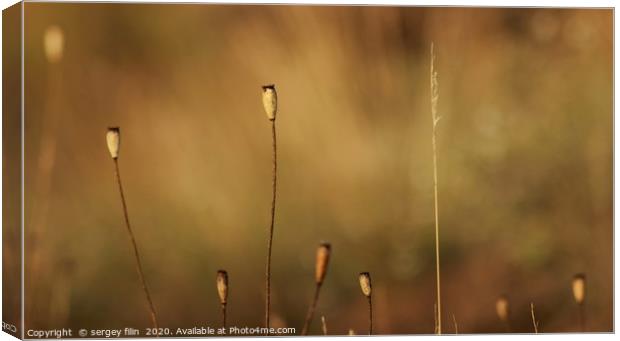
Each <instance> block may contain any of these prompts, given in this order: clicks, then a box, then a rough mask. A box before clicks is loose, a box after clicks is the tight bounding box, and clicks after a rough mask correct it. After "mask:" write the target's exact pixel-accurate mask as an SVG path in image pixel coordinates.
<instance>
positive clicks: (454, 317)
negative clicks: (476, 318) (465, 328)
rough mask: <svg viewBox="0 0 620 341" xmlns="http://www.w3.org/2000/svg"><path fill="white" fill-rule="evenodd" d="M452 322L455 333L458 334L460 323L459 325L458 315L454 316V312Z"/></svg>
mask: <svg viewBox="0 0 620 341" xmlns="http://www.w3.org/2000/svg"><path fill="white" fill-rule="evenodd" d="M452 323H454V334H458V333H459V325H458V323H456V316H454V314H452Z"/></svg>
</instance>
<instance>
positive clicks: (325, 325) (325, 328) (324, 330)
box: [321, 316, 327, 335]
mask: <svg viewBox="0 0 620 341" xmlns="http://www.w3.org/2000/svg"><path fill="white" fill-rule="evenodd" d="M321 326H322V328H323V335H327V322H325V316H321Z"/></svg>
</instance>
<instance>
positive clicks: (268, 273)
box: [265, 120, 278, 328]
mask: <svg viewBox="0 0 620 341" xmlns="http://www.w3.org/2000/svg"><path fill="white" fill-rule="evenodd" d="M271 140H272V147H273V173H272V182H271V189H272V199H271V224H270V226H269V241H268V242H267V268H266V270H265V277H266V279H265V286H266V289H265V290H266V295H265V326H266V327H267V328H269V310H270V307H271V249H272V244H273V226H274V223H275V217H276V185H277V171H278V157H277V143H276V121H275V120H271Z"/></svg>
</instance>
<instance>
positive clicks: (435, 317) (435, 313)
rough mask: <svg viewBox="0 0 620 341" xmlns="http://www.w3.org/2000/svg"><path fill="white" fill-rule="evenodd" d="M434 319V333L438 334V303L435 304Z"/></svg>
mask: <svg viewBox="0 0 620 341" xmlns="http://www.w3.org/2000/svg"><path fill="white" fill-rule="evenodd" d="M433 317H434V322H435V325H434V326H435V330H434V331H433V332H434V333H435V334H437V303H435V304H433Z"/></svg>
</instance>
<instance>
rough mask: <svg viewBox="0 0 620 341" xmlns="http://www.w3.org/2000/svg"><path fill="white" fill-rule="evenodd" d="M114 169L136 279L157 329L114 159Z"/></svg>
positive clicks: (119, 174) (155, 316) (116, 163)
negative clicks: (139, 283) (133, 260)
mask: <svg viewBox="0 0 620 341" xmlns="http://www.w3.org/2000/svg"><path fill="white" fill-rule="evenodd" d="M114 169H115V171H116V182H117V183H118V189H119V191H120V194H121V203H122V204H123V214H124V216H125V226H127V233H128V234H129V239H130V240H131V245H132V246H133V253H134V256H135V259H136V268H137V270H138V277H140V282H141V283H142V290H144V295H145V296H146V301H147V303H148V306H149V310H150V313H151V322H152V323H153V327H154V328H156V329H157V328H159V324H158V323H157V314H156V313H155V307H154V306H153V301H152V300H151V294H150V293H149V289H148V287H147V285H146V280H145V279H144V272H143V271H142V262H141V261H140V252H139V251H138V245H137V244H136V238H135V236H134V234H133V231H132V230H131V225H130V224H129V214H128V213H127V203H126V202H125V193H124V191H123V184H122V183H121V173H120V171H119V168H118V159H114Z"/></svg>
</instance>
